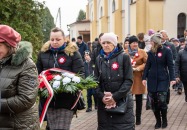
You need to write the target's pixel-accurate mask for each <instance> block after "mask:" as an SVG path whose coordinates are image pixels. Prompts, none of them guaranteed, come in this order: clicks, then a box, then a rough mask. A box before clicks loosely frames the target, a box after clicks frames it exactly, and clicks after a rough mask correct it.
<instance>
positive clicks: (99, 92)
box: [94, 58, 104, 100]
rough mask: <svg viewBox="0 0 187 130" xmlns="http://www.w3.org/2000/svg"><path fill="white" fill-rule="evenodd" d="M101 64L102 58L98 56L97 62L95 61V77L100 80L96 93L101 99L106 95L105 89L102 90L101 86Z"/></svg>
mask: <svg viewBox="0 0 187 130" xmlns="http://www.w3.org/2000/svg"><path fill="white" fill-rule="evenodd" d="M99 64H100V59H99V58H97V59H96V63H95V68H94V77H95V79H96V80H97V81H98V83H99V84H98V87H97V88H96V94H97V97H98V98H99V99H101V100H102V99H103V97H104V93H103V91H102V88H101V84H100V83H101V79H100V75H101V74H100V70H99V67H100V66H99Z"/></svg>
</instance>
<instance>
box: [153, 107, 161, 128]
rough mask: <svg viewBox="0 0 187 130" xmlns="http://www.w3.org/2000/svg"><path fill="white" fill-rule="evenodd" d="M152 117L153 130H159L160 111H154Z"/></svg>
mask: <svg viewBox="0 0 187 130" xmlns="http://www.w3.org/2000/svg"><path fill="white" fill-rule="evenodd" d="M154 115H155V118H156V124H155V129H159V128H160V127H161V118H160V110H155V112H154Z"/></svg>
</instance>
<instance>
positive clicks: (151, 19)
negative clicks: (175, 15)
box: [146, 1, 164, 31]
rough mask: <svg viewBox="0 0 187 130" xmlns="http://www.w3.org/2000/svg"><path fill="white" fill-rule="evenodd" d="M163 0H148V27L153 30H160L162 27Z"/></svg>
mask: <svg viewBox="0 0 187 130" xmlns="http://www.w3.org/2000/svg"><path fill="white" fill-rule="evenodd" d="M163 7H164V6H163V1H150V2H149V6H148V10H149V12H148V19H147V20H148V21H147V25H148V28H146V30H148V29H150V28H152V29H154V30H155V31H157V30H162V28H163Z"/></svg>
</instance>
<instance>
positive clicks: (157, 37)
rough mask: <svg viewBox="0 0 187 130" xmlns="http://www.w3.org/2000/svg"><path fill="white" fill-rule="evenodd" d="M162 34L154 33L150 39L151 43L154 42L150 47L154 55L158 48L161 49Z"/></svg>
mask: <svg viewBox="0 0 187 130" xmlns="http://www.w3.org/2000/svg"><path fill="white" fill-rule="evenodd" d="M161 39H162V34H160V33H155V34H154V35H153V36H152V37H151V41H153V42H154V45H153V46H152V47H151V51H152V52H154V53H156V52H157V50H158V48H160V47H162V40H161Z"/></svg>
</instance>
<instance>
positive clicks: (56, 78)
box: [54, 75, 62, 80]
mask: <svg viewBox="0 0 187 130" xmlns="http://www.w3.org/2000/svg"><path fill="white" fill-rule="evenodd" d="M54 79H55V80H61V79H62V76H60V75H56V76H55V77H54Z"/></svg>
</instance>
